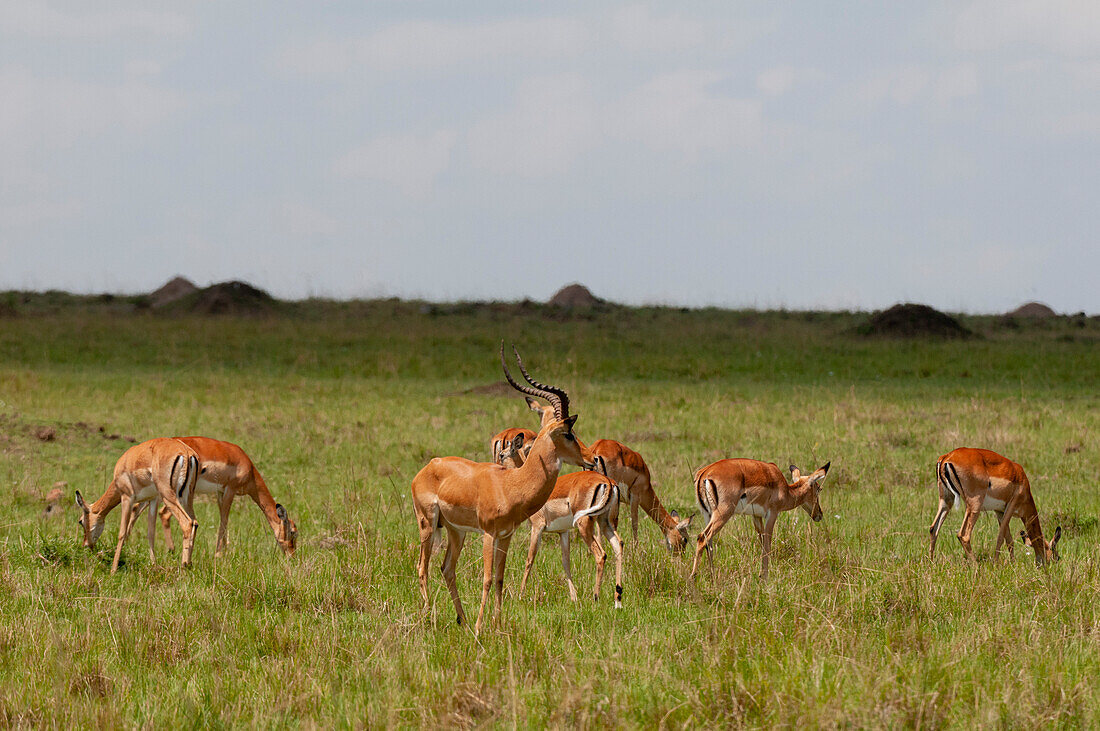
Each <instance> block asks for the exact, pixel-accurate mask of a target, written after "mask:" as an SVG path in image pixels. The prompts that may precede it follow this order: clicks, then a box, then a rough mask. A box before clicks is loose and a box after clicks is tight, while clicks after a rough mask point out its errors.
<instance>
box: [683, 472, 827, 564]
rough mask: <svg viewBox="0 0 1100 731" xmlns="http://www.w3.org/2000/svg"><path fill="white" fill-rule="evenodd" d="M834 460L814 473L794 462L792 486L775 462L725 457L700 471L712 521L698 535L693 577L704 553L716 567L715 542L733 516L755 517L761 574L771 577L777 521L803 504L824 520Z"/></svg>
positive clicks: (699, 491)
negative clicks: (826, 483)
mask: <svg viewBox="0 0 1100 731" xmlns="http://www.w3.org/2000/svg"><path fill="white" fill-rule="evenodd" d="M829 464H830V463H829V462H826V463H825V465H824V466H823V467H821V468H819V469H817V470H815V471H814V472H813V473H812V474H809V475H803V474H802V473H801V472H800V471H799V469H798V468H797V467H795V466H794V465H791V479H792V480H793V482H792V483H790V484H788V483H787V480H786V479H784V477H783V473H782V472H780V471H779V468H778V467H776V466H775V465H774V464H772V463H771V462H760V461H758V460H755V459H723V460H720V461H718V462H715V463H714V464H712V465H708V466H707V467H704V468H702V469H701V470H699V471H698V472H696V473H695V496H696V499H697V500H698V501H699V508H700V509H701V510H702V511H703V515H704V516H706V519H707V523H706V525H705V526H704V527H703V532H702V533H700V534H699V541H698V545H697V546H696V548H695V560H694V561H693V562H692V564H691V577H692V578H694V577H695V572H696V571H697V570H698V568H699V558H700V556H702V554H703V551H706V553H707V560H708V561H711V565H712V566H713V559H712V557H711V549H710V544H711V541H713V540H714V537H715V536H716V535H717V534H718V531H720V530H722V526H724V525H725V524H726V521H728V520H729V519H730V518H732V517H733V516H734V515H751V516H752V521H753V525H754V526H756V534H757V535H758V536H759V537H760V546H761V551H762V557H761V569H760V578H761V579H762V580H764V581H766V580H767V578H768V559H769V558H770V556H771V552H772V533H773V531H774V530H775V519H776V518H778V517H779V514H780V513H782V512H784V511H787V510H794V509H795V508H798V507H801V508H802V509H803V510H805V511H806V512H807V513H809V514H810V517H811V518H813V520H814V521H815V522H816V521H819V520H821V503H820V500H819V497H820V493H821V482H822V481H823V480H824V479H825V475H826V474H828V472H829Z"/></svg>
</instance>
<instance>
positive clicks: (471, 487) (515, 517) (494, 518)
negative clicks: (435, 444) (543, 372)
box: [412, 343, 592, 634]
mask: <svg viewBox="0 0 1100 731" xmlns="http://www.w3.org/2000/svg"><path fill="white" fill-rule="evenodd" d="M513 350H514V348H513ZM516 360H517V361H518V362H519V364H520V368H521V369H523V361H522V360H521V359H520V357H519V353H518V352H517V353H516ZM500 365H501V367H502V368H503V369H504V376H505V378H506V379H507V380H508V383H509V384H511V386H512V388H514V389H516V390H517V391H520V392H521V393H525V394H528V395H530V396H534V397H536V398H542V399H545V400H546V401H548V402H549V403H550V405H551V406H552V407H553V410H554V416H553V418H552V419H549V420H548V421H547V422H546V423H545V424H544V425H543V427H542V428H541V429H539V433H538V435H537V436H536V437H535V439H534V441H533V442H532V443H531V450H530V452H529V453H528V455H527V460H526V461H525V462H524V463H523V466H521V467H517V468H515V469H505V468H504V467H501V466H500V465H498V464H493V463H488V462H472V461H470V460H468V459H463V458H461V457H436V458H435V459H433V460H432V461H431V462H429V463H428V464H427V465H425V466H424V467H423V469H421V470H420V471H419V472H418V473H416V476H415V477H414V478H413V481H412V497H413V512H414V513H415V515H416V522H417V525H418V527H419V529H420V558H419V561H418V562H417V575H418V578H419V581H420V594H421V597H422V599H423V603H424V607H425V608H426V607H427V606H428V562H429V561H430V560H431V555H432V545H433V543H435V542H436V538H435V536H436V534H437V533H438V532H439V531H442V530H446V531H447V552H446V553H445V554H444V557H443V565H442V567H441V570H442V573H443V580H444V581H445V582H446V584H447V589H448V590H450V593H451V599H452V600H453V601H454V605H455V611H456V612H457V614H458V623H459V624H463V623H465V622H466V614H465V612H463V610H462V601H461V600H460V599H459V597H458V587H457V586H456V584H455V567H456V565H457V563H458V557H459V554H460V553H461V552H462V544H463V543H464V542H465V540H466V534H467V533H469V532H474V531H478V532H481V533H482V534H483V536H482V561H483V566H484V575H483V580H482V586H481V609H480V610H479V611H478V614H477V623H476V624H475V625H474V632H475V633H478V634H479V633H480V632H481V627H482V623H483V621H484V618H485V607H486V604H487V603H488V600H489V589H490V588H491V587H492V586H493V585H494V583H495V588H496V592H495V594H496V606H495V612H494V615H493V616H494V620H495V619H496V618H497V617H499V615H500V605H501V602H502V600H503V593H504V566H505V562H506V560H507V557H508V547H509V545H510V544H511V542H512V534H513V533H514V532H515V529H516V526H518V525H519V524H520V523H522V522H523V521H525V520H527V519H528V518H529V517H531V515H533V514H534V513H535V512H537V511H538V510H539V508H541V507H542V506H543V505H544V504H545V503H546V499H547V498H548V497H550V493H551V492H552V491H553V489H554V483H555V481H556V480H557V478H558V472H559V470H560V469H561V464H562V462H563V461H565V462H569V463H571V464H575V465H579V466H581V467H591V466H592V465H591V463H590V462H588V461H587V460H586V459H585V458H584V456H583V455H582V454H581V450H580V447H579V446H578V444H577V438H576V437H575V436H574V435H573V424H574V423H575V422H576V420H577V417H576V415H572V416H570V414H569V396H568V394H566V392H565V391H563V390H562V389H560V388H557V387H554V386H546V385H543V384H540V383H538V382H537V381H534V380H532V379H531V378H530V376H527V375H526V370H525V369H523V372H524V378H526V379H527V382H528V383H529V384H531V385H530V387H529V386H521V385H520V384H518V383H516V381H515V380H514V379H513V378H512V374H511V373H509V372H508V366H507V365H506V364H505V362H504V343H501V345H500Z"/></svg>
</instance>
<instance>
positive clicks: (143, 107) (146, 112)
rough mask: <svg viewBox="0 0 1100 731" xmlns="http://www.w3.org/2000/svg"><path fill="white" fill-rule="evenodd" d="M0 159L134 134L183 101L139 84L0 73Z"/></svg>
mask: <svg viewBox="0 0 1100 731" xmlns="http://www.w3.org/2000/svg"><path fill="white" fill-rule="evenodd" d="M0 99H3V100H4V103H3V104H2V105H0V160H2V159H7V158H8V157H9V156H12V155H14V154H21V153H26V152H29V151H31V150H33V149H35V148H38V149H57V148H66V147H69V146H71V145H73V144H75V143H76V142H77V141H78V140H81V139H85V138H88V137H92V136H95V135H98V134H102V133H104V132H107V131H110V130H114V129H121V130H123V131H126V132H131V133H133V132H140V131H144V130H145V129H148V128H149V127H151V126H152V125H154V124H156V123H158V122H161V121H163V120H164V119H165V118H167V117H169V116H170V115H172V114H174V113H177V112H179V111H180V110H181V109H183V108H184V107H185V106H186V100H185V99H184V97H183V96H182V95H181V94H179V93H177V92H175V91H172V90H170V89H166V88H163V87H159V86H154V85H152V84H150V83H148V82H145V81H141V80H129V81H124V82H122V83H121V84H114V85H109V84H94V83H86V82H79V81H72V80H69V79H58V78H46V77H40V76H35V75H34V74H32V73H31V72H29V71H28V70H26V69H23V68H18V67H3V68H0Z"/></svg>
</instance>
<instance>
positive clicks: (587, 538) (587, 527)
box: [577, 515, 607, 601]
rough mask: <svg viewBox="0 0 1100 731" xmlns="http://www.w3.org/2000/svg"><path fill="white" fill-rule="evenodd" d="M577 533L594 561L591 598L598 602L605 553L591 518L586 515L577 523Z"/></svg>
mask: <svg viewBox="0 0 1100 731" xmlns="http://www.w3.org/2000/svg"><path fill="white" fill-rule="evenodd" d="M577 532H578V533H580V534H581V538H582V539H583V540H584V542H585V544H586V545H587V546H588V550H589V551H591V552H592V557H593V558H595V559H596V590H595V591H594V592H593V594H592V598H593V599H595V600H596V601H599V600H600V585H601V584H602V583H603V568H604V564H605V563H606V562H607V553H606V552H605V551H604V550H603V546H601V545H600V537H599V536H598V535H597V534H596V530H595V525H594V524H593V519H592V517H591V516H589V515H586V516H584V517H583V518H581V519H580V520H578V521H577Z"/></svg>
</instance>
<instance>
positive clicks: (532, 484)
mask: <svg viewBox="0 0 1100 731" xmlns="http://www.w3.org/2000/svg"><path fill="white" fill-rule="evenodd" d="M560 471H561V457H559V456H558V449H557V447H556V446H554V440H553V439H551V438H550V435H549V433H548V432H542V433H540V434H539V435H538V436H537V437H535V441H534V442H532V443H531V451H530V453H528V455H527V459H526V460H524V462H523V465H521V466H520V467H517V468H516V469H514V470H511V471H510V474H511V475H514V476H515V479H514V480H513V481H511V485H510V488H509V494H510V496H512V497H514V498H515V502H516V504H518V505H520V506H521V507H523V508H524V509H525V510H526V511H527V512H528V514H531V513H534V512H535V511H537V510H538V509H539V508H541V507H542V506H543V505H545V504H546V501H547V499H549V497H550V493H551V492H553V491H554V483H555V482H556V481H557V479H558V473H559V472H560Z"/></svg>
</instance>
